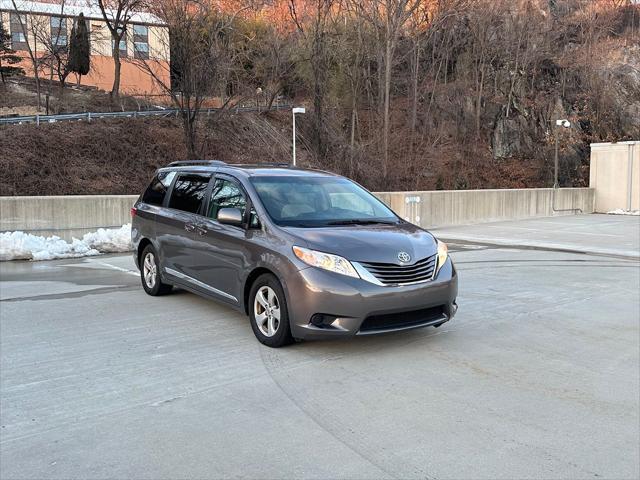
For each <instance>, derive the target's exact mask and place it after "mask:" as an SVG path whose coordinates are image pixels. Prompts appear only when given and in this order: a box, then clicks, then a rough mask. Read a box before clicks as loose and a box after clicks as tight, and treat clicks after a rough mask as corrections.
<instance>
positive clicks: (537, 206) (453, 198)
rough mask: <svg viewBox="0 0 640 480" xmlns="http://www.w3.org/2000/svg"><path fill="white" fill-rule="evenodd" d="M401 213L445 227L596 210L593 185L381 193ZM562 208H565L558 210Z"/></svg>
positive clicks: (427, 224) (426, 224)
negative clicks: (581, 186)
mask: <svg viewBox="0 0 640 480" xmlns="http://www.w3.org/2000/svg"><path fill="white" fill-rule="evenodd" d="M377 195H378V197H379V198H380V199H381V200H382V201H384V202H385V203H386V204H387V205H389V206H391V208H392V209H393V210H394V211H395V212H396V213H397V214H398V215H400V216H401V217H403V218H404V219H406V220H408V221H410V222H411V223H415V224H417V225H420V226H421V227H436V226H437V227H443V226H448V225H465V224H470V223H483V222H492V221H499V220H515V219H520V218H531V217H549V216H552V215H571V214H575V213H579V212H578V211H581V212H582V213H592V212H593V199H594V192H593V190H592V189H589V188H561V189H559V190H557V194H556V200H555V205H554V204H553V203H554V201H553V197H554V191H553V189H552V188H530V189H504V190H444V191H430V192H391V193H378V194H377ZM554 208H555V209H556V210H562V211H555V212H554Z"/></svg>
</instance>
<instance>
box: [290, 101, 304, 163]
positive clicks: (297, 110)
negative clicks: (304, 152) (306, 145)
mask: <svg viewBox="0 0 640 480" xmlns="http://www.w3.org/2000/svg"><path fill="white" fill-rule="evenodd" d="M296 113H305V109H304V107H294V108H293V109H292V110H291V115H292V116H293V166H294V167H295V166H296Z"/></svg>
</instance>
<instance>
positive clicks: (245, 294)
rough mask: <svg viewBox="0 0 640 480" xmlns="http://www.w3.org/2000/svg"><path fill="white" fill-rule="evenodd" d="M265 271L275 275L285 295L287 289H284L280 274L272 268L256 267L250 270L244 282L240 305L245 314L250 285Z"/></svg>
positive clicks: (247, 313)
mask: <svg viewBox="0 0 640 480" xmlns="http://www.w3.org/2000/svg"><path fill="white" fill-rule="evenodd" d="M265 273H269V274H271V275H273V276H274V277H276V278H277V279H278V281H279V282H280V285H282V288H283V290H284V294H285V297H286V295H287V289H286V286H285V283H284V282H283V281H282V279H281V278H280V275H278V274H277V273H276V272H274V271H273V270H271V269H269V268H267V267H256V268H254V269H253V270H252V271H251V273H250V274H249V275H248V276H247V279H246V280H245V282H244V292H243V295H242V299H243V301H242V307H243V309H244V313H245V314H246V315H249V294H250V293H251V287H252V286H253V284H254V282H255V281H256V280H257V279H258V277H260V275H264V274H265Z"/></svg>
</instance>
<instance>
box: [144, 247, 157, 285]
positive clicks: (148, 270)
mask: <svg viewBox="0 0 640 480" xmlns="http://www.w3.org/2000/svg"><path fill="white" fill-rule="evenodd" d="M142 274H143V276H144V283H146V284H147V287H149V288H150V289H152V288H153V287H155V286H156V278H157V276H158V271H157V267H156V257H155V256H154V255H153V253H151V252H149V253H147V254H146V255H145V257H144V262H143V264H142Z"/></svg>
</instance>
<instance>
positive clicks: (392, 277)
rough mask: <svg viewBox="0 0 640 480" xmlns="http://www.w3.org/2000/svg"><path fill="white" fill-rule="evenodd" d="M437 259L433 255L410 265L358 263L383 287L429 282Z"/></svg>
mask: <svg viewBox="0 0 640 480" xmlns="http://www.w3.org/2000/svg"><path fill="white" fill-rule="evenodd" d="M437 258H438V255H437V254H434V255H431V256H430V257H427V258H423V259H422V260H418V261H417V262H415V263H413V264H411V265H396V264H394V263H375V262H359V263H360V265H362V266H363V267H364V268H366V269H367V270H368V271H369V272H370V273H371V274H372V275H373V276H374V277H376V278H377V279H378V280H379V281H380V282H381V283H383V284H385V285H406V284H408V283H416V282H425V281H427V280H431V279H432V278H433V275H434V272H435V269H436V260H437Z"/></svg>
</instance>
